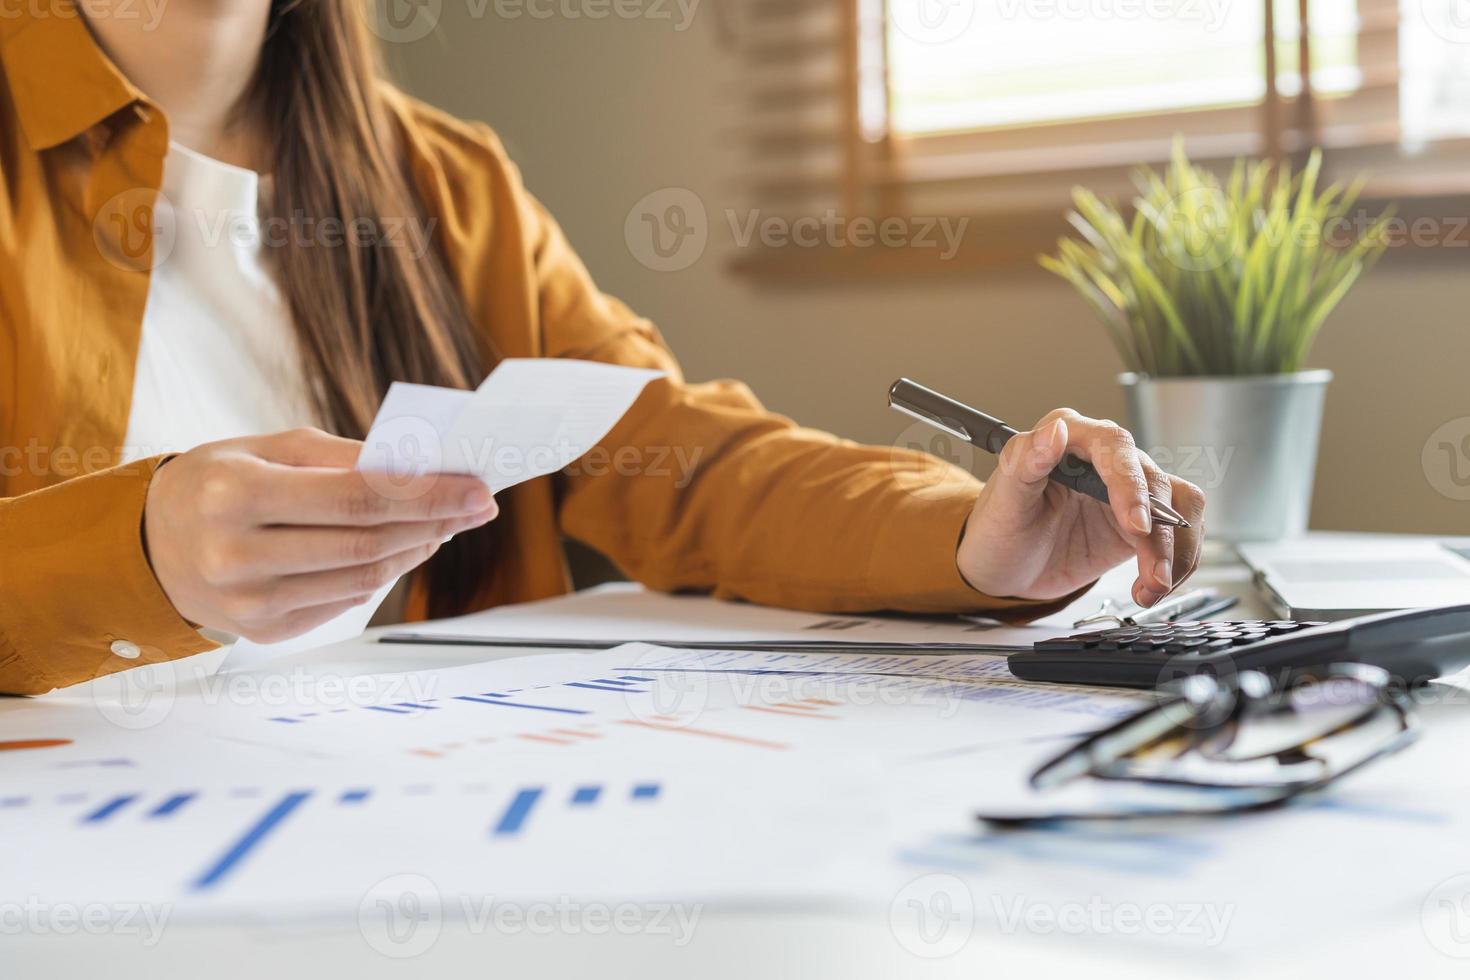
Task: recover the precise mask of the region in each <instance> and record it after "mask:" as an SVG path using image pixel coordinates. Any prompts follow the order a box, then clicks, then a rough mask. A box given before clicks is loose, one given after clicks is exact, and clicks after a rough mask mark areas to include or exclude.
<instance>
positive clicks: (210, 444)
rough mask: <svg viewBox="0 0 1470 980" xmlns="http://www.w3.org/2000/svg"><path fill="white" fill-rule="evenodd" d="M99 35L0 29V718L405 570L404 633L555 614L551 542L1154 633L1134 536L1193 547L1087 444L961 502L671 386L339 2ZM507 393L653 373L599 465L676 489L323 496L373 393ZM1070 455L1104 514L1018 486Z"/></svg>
mask: <svg viewBox="0 0 1470 980" xmlns="http://www.w3.org/2000/svg"><path fill="white" fill-rule="evenodd" d="M111 2H112V0H94V2H91V3H89V4H88V5H87V6H86V9H85V12H83V13H80V14H79V12H78V10H77V9H76V8H75V7H73V6H71V5H70V4H71V0H34V2H32V3H30V4H27V5H25V10H24V11H23V12H20V13H18V14H16V13H15V12H14V11H12V15H11V16H8V17H6V18H4V19H3V20H0V36H3V38H0V39H3V46H0V52H3V54H0V57H3V61H4V76H3V78H4V81H3V86H0V139H3V145H0V173H3V178H4V183H5V188H6V191H7V193H6V195H5V197H4V198H3V199H0V257H3V259H4V263H5V268H6V269H7V270H12V271H10V272H8V273H7V275H6V276H5V277H4V279H3V281H0V330H3V336H0V377H4V378H5V379H6V382H5V383H6V389H5V392H4V401H3V403H0V404H3V410H0V428H3V432H0V440H3V441H0V448H3V451H4V458H3V460H0V462H3V467H4V468H3V481H4V486H3V492H4V500H3V501H0V547H3V549H4V554H5V559H4V563H3V568H0V691H5V692H13V693H33V692H41V691H46V690H49V689H51V688H54V687H58V686H64V685H67V684H72V683H75V682H77V681H81V680H85V679H88V678H92V677H95V676H98V675H100V674H105V673H109V672H112V671H116V670H120V669H124V668H127V667H130V666H134V665H137V664H140V663H148V662H156V661H161V660H166V659H170V658H176V657H182V656H185V655H188V654H191V653H195V652H198V651H201V650H204V649H208V648H209V647H210V646H212V643H211V642H210V641H209V640H207V639H205V638H204V637H203V636H202V634H201V629H206V628H207V629H212V630H219V631H224V632H228V633H231V634H236V635H244V636H247V637H251V638H254V639H263V640H273V639H280V638H283V637H287V636H291V635H295V634H298V633H300V632H303V631H304V630H306V629H308V628H310V627H311V626H314V625H316V624H318V623H321V622H324V621H326V620H327V619H329V618H331V617H333V616H335V615H337V614H339V613H341V612H342V611H344V610H345V609H347V608H350V607H351V606H353V605H357V604H359V603H362V602H363V601H365V600H366V598H367V597H368V596H369V595H371V594H372V593H373V592H374V591H376V590H377V589H378V588H379V587H380V586H381V585H382V584H384V583H387V582H389V581H392V580H394V579H396V578H397V577H398V576H400V575H401V574H403V573H406V572H409V571H411V570H413V569H415V568H417V567H418V566H419V565H421V564H424V563H425V562H426V561H427V565H426V566H425V568H424V569H423V570H422V572H421V573H420V574H416V575H415V576H414V577H413V588H412V591H411V595H410V598H409V602H408V608H407V615H408V616H410V617H423V616H426V615H428V616H432V615H444V614H448V613H452V612H459V611H463V610H467V609H473V608H482V607H485V606H489V605H492V604H496V603H505V602H517V601H524V600H528V599H535V598H539V597H543V596H548V595H553V594H556V593H558V592H561V591H563V590H565V588H566V587H567V576H566V572H565V567H564V559H563V557H562V552H561V540H562V535H563V534H565V535H569V536H571V537H574V538H577V539H580V540H582V541H584V542H586V543H588V544H590V545H591V546H593V547H595V548H597V549H599V550H601V551H602V552H604V553H605V554H607V555H608V556H609V557H611V558H612V559H613V560H614V561H615V562H617V563H618V564H619V565H620V566H621V567H622V569H623V570H624V571H625V572H627V573H628V574H629V575H630V576H631V577H633V578H635V579H638V580H639V581H642V582H644V583H647V584H648V585H650V586H652V587H655V588H660V589H699V590H706V591H713V592H715V593H717V594H720V595H724V596H729V597H740V598H745V599H749V600H752V601H756V602H766V603H773V604H783V605H790V606H798V607H805V608H810V609H822V610H833V611H840V610H860V609H897V610H913V611H928V612H936V611H955V612H960V611H966V612H975V611H988V612H992V613H997V614H1004V615H1013V616H1016V617H1024V616H1026V615H1033V614H1035V613H1037V612H1039V611H1044V610H1046V609H1049V608H1054V607H1055V605H1056V603H1057V602H1059V601H1062V600H1064V599H1065V598H1067V597H1068V596H1069V595H1070V594H1072V593H1074V592H1075V591H1076V590H1077V589H1079V588H1081V587H1084V586H1086V585H1087V584H1088V583H1089V582H1090V581H1091V580H1092V579H1093V578H1095V577H1096V576H1097V575H1098V574H1099V573H1100V572H1102V571H1103V570H1104V569H1106V568H1108V567H1110V566H1112V565H1114V564H1116V563H1118V562H1120V561H1122V560H1124V559H1126V558H1128V557H1130V556H1136V558H1137V560H1138V567H1139V573H1138V580H1137V582H1136V584H1135V586H1134V595H1135V598H1137V599H1138V600H1139V601H1141V602H1144V603H1152V602H1154V601H1157V600H1158V599H1159V598H1160V597H1161V596H1163V595H1164V594H1166V593H1167V592H1169V591H1170V590H1171V589H1172V588H1173V587H1174V586H1175V585H1176V584H1177V583H1178V582H1179V581H1182V580H1183V579H1184V578H1185V577H1186V576H1187V575H1188V574H1189V573H1190V572H1191V571H1193V569H1194V567H1195V564H1196V562H1197V560H1198V554H1199V547H1200V539H1199V534H1198V531H1197V530H1193V531H1180V532H1179V533H1177V534H1176V533H1171V531H1170V529H1168V528H1158V527H1151V525H1150V521H1149V517H1148V509H1147V507H1146V506H1145V504H1146V494H1147V493H1148V492H1150V491H1152V492H1153V493H1154V494H1155V495H1156V496H1158V497H1160V499H1163V500H1167V501H1171V502H1172V503H1173V505H1174V506H1175V508H1176V509H1177V510H1179V511H1180V512H1182V513H1183V514H1184V515H1185V516H1186V517H1188V518H1189V519H1190V520H1191V521H1192V522H1193V523H1194V525H1195V528H1198V527H1199V520H1198V518H1199V516H1200V513H1201V510H1202V507H1203V501H1202V498H1201V495H1200V493H1199V491H1198V490H1196V489H1195V488H1194V487H1192V486H1190V485H1188V484H1186V483H1184V482H1182V481H1179V480H1176V479H1171V478H1169V477H1166V476H1164V475H1163V474H1162V473H1161V472H1160V471H1159V470H1158V469H1157V467H1155V466H1154V465H1153V463H1152V462H1151V461H1149V460H1148V458H1147V457H1146V456H1144V455H1143V454H1141V453H1139V452H1137V451H1136V450H1135V449H1134V448H1133V446H1132V443H1131V441H1130V440H1129V439H1128V436H1127V433H1125V432H1123V431H1122V430H1120V429H1119V428H1118V427H1117V426H1115V425H1112V424H1111V423H1105V422H1096V421H1093V420H1091V419H1086V418H1082V417H1080V416H1078V415H1076V413H1073V412H1069V411H1067V410H1060V411H1058V412H1053V413H1051V414H1049V415H1048V416H1047V417H1046V418H1045V419H1043V420H1042V422H1041V424H1040V425H1039V426H1038V427H1037V428H1036V429H1034V430H1033V431H1031V432H1028V433H1024V434H1023V435H1022V436H1021V437H1020V438H1017V439H1015V440H1013V441H1012V442H1011V444H1010V445H1009V446H1008V447H1007V450H1006V454H1005V457H1004V459H1003V461H1002V462H1003V465H1002V467H1001V469H1000V471H999V472H998V473H997V475H996V477H995V478H994V479H993V480H991V481H990V483H989V484H988V485H987V486H985V487H984V488H983V489H982V488H981V485H980V484H979V483H978V482H976V481H974V480H973V479H971V478H970V477H969V476H968V475H967V474H963V473H961V472H959V471H958V470H955V469H953V468H951V467H948V466H946V465H945V464H943V463H941V462H939V461H937V460H935V459H932V458H930V457H928V456H923V455H919V454H906V453H895V452H893V451H891V450H889V449H886V448H883V449H878V448H866V447H860V446H854V445H851V444H849V443H846V442H842V441H840V440H837V439H834V438H832V437H830V436H826V435H823V434H820V433H816V432H811V431H808V430H803V429H799V428H796V427H795V426H793V425H792V424H791V423H790V422H788V421H787V420H785V419H782V418H779V417H776V416H773V415H770V414H767V413H766V412H764V411H763V410H762V409H761V407H760V406H759V404H757V402H756V401H755V399H754V397H753V396H752V395H751V394H750V392H749V391H748V390H746V389H745V388H744V387H743V386H741V385H739V384H736V383H733V382H717V383H713V384H700V385H694V384H688V383H686V382H684V381H683V380H682V379H681V377H680V375H679V372H678V368H677V365H676V364H675V362H674V360H673V358H672V356H671V355H670V354H669V352H668V351H667V350H666V349H665V347H664V346H663V344H662V342H661V340H660V338H659V336H658V333H657V332H656V331H655V329H654V328H653V327H652V326H651V325H650V324H649V323H648V322H646V321H644V320H641V319H639V318H638V317H636V316H635V315H634V314H632V313H631V312H630V311H629V310H627V309H626V308H625V307H623V306H622V305H621V304H619V303H618V302H617V301H616V300H614V299H612V298H610V297H608V296H605V295H603V294H601V293H599V292H598V291H597V290H596V288H595V287H594V285H593V284H592V282H591V280H590V278H589V277H588V275H587V273H586V271H585V270H584V269H583V267H582V266H581V264H580V263H579V262H578V260H577V258H576V256H575V255H574V254H573V253H572V251H571V249H570V248H569V246H568V245H567V243H566V241H565V240H564V239H563V237H562V235H561V232H560V231H559V230H558V228H557V226H556V224H555V223H554V222H553V221H552V219H551V218H550V217H549V216H548V215H547V214H546V213H545V212H544V211H543V210H542V209H541V208H540V206H539V205H538V204H537V203H536V202H535V201H534V200H533V199H532V198H531V197H530V196H529V195H528V194H527V192H526V191H525V190H524V189H523V187H522V185H521V182H520V178H519V176H518V174H517V171H516V170H515V168H514V166H513V165H512V164H511V163H510V162H509V161H508V160H507V159H506V158H505V155H504V153H503V151H502V149H501V147H500V145H499V143H498V142H497V141H496V139H495V137H494V136H493V135H492V134H491V133H490V132H489V131H488V130H487V129H485V128H484V127H482V126H478V125H473V124H466V123H461V122H458V121H456V120H453V119H450V118H447V117H445V116H444V115H442V114H440V113H438V112H436V111H434V110H432V109H430V108H428V107H426V106H423V105H421V104H418V103H416V102H414V101H413V100H411V99H409V98H407V97H405V96H404V95H402V94H401V93H399V92H397V91H395V90H394V89H393V88H391V87H390V86H389V85H387V84H386V83H385V82H383V81H382V80H380V79H379V78H378V77H377V75H376V74H375V70H374V67H373V57H372V50H371V46H370V44H369V41H368V38H369V35H368V33H367V32H366V30H365V28H364V24H363V21H362V18H361V13H362V12H361V11H360V10H359V9H358V8H357V6H356V4H357V3H358V0H284V2H283V0H175V2H173V3H170V4H168V5H166V6H165V7H162V8H159V9H161V11H162V14H161V16H160V17H158V18H157V19H156V20H150V19H147V18H145V17H143V16H142V13H143V11H142V10H141V8H139V6H138V5H136V4H133V3H131V2H126V0H117V2H116V5H110V4H111ZM150 9H151V8H150ZM259 175H264V176H259ZM160 195H161V196H160ZM155 199H158V200H165V201H167V202H168V204H169V205H171V209H170V211H169V213H171V214H172V215H173V219H172V222H171V224H169V225H168V226H166V227H165V226H160V227H159V228H157V229H155V228H153V227H151V226H150V221H149V220H148V219H149V214H150V208H151V206H152V205H153V203H154V201H155ZM162 211H163V209H162V206H160V212H161V213H162ZM241 222H243V223H244V229H243V230H244V232H245V233H244V234H240V233H237V232H239V231H240V230H241V229H240V225H241ZM222 229H223V230H224V233H223V234H221V230H222ZM509 356H518V357H527V356H536V357H573V358H584V359H591V360H600V361H609V362H615V363H620V364H629V365H637V366H643V367H654V368H659V369H662V370H663V371H665V372H667V374H668V377H667V379H665V380H661V381H657V382H655V383H653V384H652V385H650V386H649V387H648V389H646V390H645V392H644V394H643V396H642V397H641V398H640V400H639V401H638V403H637V404H636V405H635V406H634V408H633V409H632V411H630V412H629V413H628V415H627V416H626V417H625V418H624V419H623V421H622V422H621V423H620V424H619V425H618V426H617V427H616V429H615V430H614V431H613V432H612V433H611V434H610V435H609V436H608V438H607V439H606V440H605V446H604V448H607V449H631V451H632V452H633V454H634V455H633V458H635V459H636V458H643V459H649V458H652V457H653V456H655V455H659V456H660V458H669V457H672V458H680V459H684V460H697V461H698V462H697V465H696V466H694V468H693V470H692V471H691V472H688V473H673V472H670V471H669V468H667V467H660V468H655V467H652V466H650V467H648V468H647V469H646V470H645V471H644V472H640V473H637V474H635V475H628V474H627V471H626V469H625V468H623V467H619V468H618V469H619V470H622V471H623V472H621V473H619V472H604V471H603V469H602V468H598V469H597V470H596V472H594V471H593V470H592V468H588V469H587V470H586V471H585V472H583V471H576V470H575V469H573V470H570V471H568V472H566V473H563V474H561V475H559V476H558V477H557V478H556V479H554V480H553V479H544V480H537V481H533V482H531V483H528V484H524V485H522V486H519V487H516V488H515V489H513V490H511V491H509V492H508V493H506V494H504V495H503V497H504V499H502V500H501V501H499V503H498V505H497V502H496V501H494V500H492V499H491V498H490V496H489V494H488V493H486V492H485V489H484V487H483V486H482V485H480V484H479V483H478V482H477V481H474V480H473V479H471V478H467V477H442V478H439V479H437V480H431V481H429V482H428V483H426V484H425V485H424V486H423V488H422V493H417V494H395V495H394V498H393V499H388V498H386V497H384V496H380V495H378V494H375V493H374V492H373V490H372V488H371V487H370V486H369V485H367V484H366V483H365V482H364V481H363V479H362V478H361V477H360V476H359V475H358V474H357V473H356V472H354V471H353V469H352V466H353V463H354V461H355V459H356V456H357V452H358V443H357V442H355V441H354V440H355V439H357V438H360V437H361V436H362V435H363V433H364V432H365V430H366V427H367V425H368V424H369V422H370V420H371V419H372V416H373V413H374V410H375V408H376V406H377V404H378V401H379V399H380V398H381V396H382V394H383V392H384V391H385V389H386V386H387V384H388V383H389V382H390V381H393V380H404V381H415V382H421V383H428V384H439V385H453V386H460V387H464V386H472V385H474V384H475V383H476V382H478V381H479V380H480V379H481V378H482V377H483V376H484V375H485V373H486V372H487V371H488V370H489V369H490V368H491V367H492V366H493V365H494V363H495V361H496V359H497V358H501V357H509ZM313 426H318V427H320V429H325V430H329V431H331V432H333V433H336V434H335V435H329V434H327V433H326V432H324V431H320V429H317V428H312V427H313ZM1067 450H1070V451H1072V452H1074V453H1077V454H1078V455H1081V456H1084V457H1089V458H1092V459H1093V460H1094V461H1096V462H1097V463H1098V464H1099V468H1100V469H1101V470H1102V472H1103V473H1104V475H1105V477H1106V479H1107V481H1108V484H1109V487H1110V489H1111V495H1112V505H1111V507H1107V506H1104V505H1101V504H1098V503H1096V502H1094V501H1091V500H1089V499H1085V498H1081V497H1079V496H1077V495H1075V494H1070V493H1066V492H1063V491H1060V490H1058V489H1057V488H1056V487H1054V486H1051V485H1049V484H1048V483H1047V482H1046V480H1045V474H1046V473H1047V472H1048V471H1049V470H1050V469H1051V468H1052V467H1053V466H1054V465H1055V464H1056V463H1057V461H1058V460H1059V459H1060V458H1061V456H1062V454H1063V453H1064V452H1065V451H1067ZM171 453H178V454H179V455H172V456H171V455H169V454H171ZM119 462H120V465H114V464H119ZM400 498H402V499H400ZM456 535H457V536H456ZM451 536H454V537H452V541H451V542H450V543H447V544H444V545H443V546H442V547H441V542H444V541H445V539H446V538H450V537H451ZM430 559H432V560H430Z"/></svg>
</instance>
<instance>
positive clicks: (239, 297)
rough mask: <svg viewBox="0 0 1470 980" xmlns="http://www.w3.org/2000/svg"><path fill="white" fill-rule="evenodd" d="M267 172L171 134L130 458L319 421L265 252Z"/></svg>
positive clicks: (137, 377)
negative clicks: (262, 207)
mask: <svg viewBox="0 0 1470 980" xmlns="http://www.w3.org/2000/svg"><path fill="white" fill-rule="evenodd" d="M260 181H261V177H260V175H259V174H257V173H255V172H254V171H251V170H245V169H243V168H241V167H235V166H231V165H230V164H227V163H221V162H220V161H218V160H214V159H211V158H210V157H206V156H204V155H202V154H200V153H196V152H195V151H193V150H190V149H188V148H187V147H184V146H180V145H179V144H177V143H170V144H169V150H168V156H167V157H166V158H165V160H164V167H163V191H162V197H161V198H160V200H159V204H158V207H157V209H156V211H155V214H156V218H155V223H156V226H157V228H158V231H157V233H156V236H155V250H156V251H155V265H154V269H153V274H152V278H151V280H150V282H149V287H148V301H147V305H146V306H145V308H144V311H143V334H142V341H141V343H140V345H139V349H138V362H137V368H136V375H135V378H134V381H133V405H132V411H131V413H130V414H129V416H128V429H127V435H126V437H125V440H124V446H125V455H126V457H127V458H129V459H139V458H142V457H145V456H152V455H156V454H158V453H164V452H182V451H184V450H188V449H192V448H194V447H195V446H198V445H200V444H201V443H205V442H214V441H217V440H220V439H231V438H236V437H239V436H247V435H260V434H263V433H267V432H276V431H279V430H281V429H290V428H294V427H296V426H302V425H315V424H317V417H316V412H315V410H314V409H313V407H312V405H311V399H310V389H309V388H308V385H307V381H306V377H305V374H304V372H303V370H302V361H301V352H300V348H299V346H298V344H297V342H296V334H295V331H294V328H293V327H292V324H291V318H290V314H289V313H288V311H287V309H286V307H285V304H284V301H283V300H282V298H281V295H280V292H279V290H278V289H277V288H276V284H275V281H274V280H273V279H272V278H271V274H270V271H269V269H268V268H267V266H266V264H265V261H264V260H265V256H264V254H263V246H262V237H261V228H260V217H259V210H258V206H259V199H260V197H259V195H260Z"/></svg>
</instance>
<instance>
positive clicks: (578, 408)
mask: <svg viewBox="0 0 1470 980" xmlns="http://www.w3.org/2000/svg"><path fill="white" fill-rule="evenodd" d="M660 377H663V372H662V371H653V370H649V369H646V368H630V367H619V366H617V365H612V364H600V363H597V362H595V361H574V360H567V359H564V358H511V359H509V360H505V361H501V362H500V364H498V365H497V366H496V368H495V370H494V371H492V372H490V376H489V377H487V378H486V379H485V380H484V382H482V383H481V385H480V387H479V388H477V389H475V390H474V391H472V392H471V391H460V390H457V389H453V388H436V387H434V386H432V385H416V384H404V383H402V382H395V383H394V384H393V385H392V386H391V387H390V388H389V389H388V395H387V397H386V398H384V399H383V404H382V406H381V407H380V408H379V409H378V417H377V418H376V419H374V421H373V426H372V430H371V431H370V432H368V435H367V438H366V439H364V440H363V448H362V454H361V455H360V456H358V459H357V468H358V469H359V470H362V471H363V472H364V473H367V474H369V480H370V482H371V483H372V484H373V485H374V487H375V488H376V489H377V490H378V491H379V492H381V493H385V494H389V495H392V494H393V493H395V492H409V491H408V489H407V488H408V487H409V486H410V484H411V483H412V481H413V479H414V478H415V477H418V476H422V475H424V474H426V473H462V474H470V475H473V476H478V477H479V478H480V479H481V480H483V481H484V482H485V484H486V485H487V486H488V487H489V488H490V491H491V492H492V493H499V492H500V491H501V490H504V489H506V488H507V487H513V486H515V485H516V484H517V483H524V482H525V481H527V480H531V479H534V478H536V477H538V476H545V475H547V474H549V473H555V472H556V471H557V470H560V469H562V468H564V467H566V466H568V465H570V464H571V463H574V462H576V461H577V460H578V459H580V458H581V457H582V456H583V455H584V454H586V452H587V451H588V450H589V449H591V448H592V447H593V446H595V445H597V443H598V442H600V441H601V440H602V439H603V437H604V436H606V435H607V434H608V433H609V432H610V431H612V427H613V426H614V425H616V424H617V423H618V420H619V419H621V418H622V417H623V415H624V414H625V413H626V412H627V411H628V409H629V408H631V407H632V405H633V402H634V401H636V400H637V398H638V396H639V394H640V393H642V391H643V389H644V387H645V386H646V385H647V384H648V383H649V382H650V381H652V380H653V379H655V378H660ZM391 588H392V587H391V586H389V587H387V588H384V589H383V590H382V591H381V592H379V593H378V594H377V595H375V596H373V598H372V600H371V601H369V602H367V603H365V604H363V605H361V606H358V607H357V608H355V609H352V610H350V611H348V612H346V613H343V614H342V615H341V616H338V617H337V618H335V619H332V620H329V621H328V622H326V623H323V624H322V625H320V626H318V627H316V628H315V629H313V630H310V631H309V632H306V633H303V634H302V635H301V636H298V637H294V638H292V639H290V640H283V641H281V642H279V643H253V642H251V641H250V640H243V639H242V640H238V641H236V643H235V646H234V648H233V649H232V650H231V651H230V654H229V656H228V657H227V658H226V660H225V662H224V664H223V667H224V668H226V669H230V670H234V669H239V668H242V667H251V666H254V665H256V664H259V663H263V662H264V661H266V660H270V659H272V658H275V657H282V656H285V655H287V654H291V653H296V652H298V651H301V650H310V649H312V648H314V647H319V646H325V645H326V644H328V643H336V642H339V641H341V640H346V639H350V638H352V637H354V636H357V635H358V634H359V633H361V632H362V631H363V630H364V629H365V628H366V627H367V624H368V621H369V620H371V619H372V617H373V613H374V612H376V611H377V609H378V606H380V605H381V604H382V602H383V599H385V598H386V597H387V595H388V593H389V591H391Z"/></svg>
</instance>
